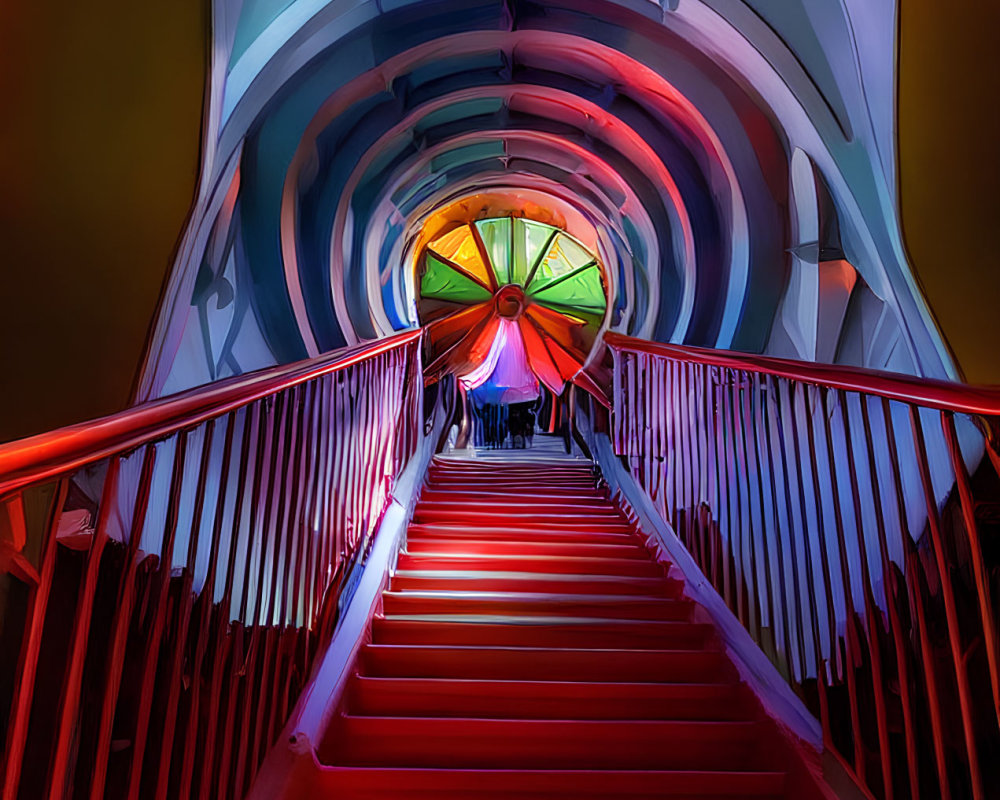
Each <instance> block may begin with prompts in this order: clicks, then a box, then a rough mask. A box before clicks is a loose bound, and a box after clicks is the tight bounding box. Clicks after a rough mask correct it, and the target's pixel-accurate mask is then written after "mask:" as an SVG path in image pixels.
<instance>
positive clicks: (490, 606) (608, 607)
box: [382, 590, 692, 620]
mask: <svg viewBox="0 0 1000 800" xmlns="http://www.w3.org/2000/svg"><path fill="white" fill-rule="evenodd" d="M382 607H383V608H384V610H385V613H386V615H387V616H388V615H393V614H459V613H460V614H470V615H473V614H523V615H541V616H564V617H565V616H569V617H573V616H576V617H598V618H602V619H646V620H686V619H687V618H688V617H689V616H690V615H691V608H692V603H691V601H690V600H685V599H669V598H665V597H642V596H635V595H629V596H626V597H622V596H621V595H571V594H567V595H557V594H545V593H537V594H529V593H523V592H479V591H439V592H414V591H408V592H397V591H392V590H387V591H385V592H383V593H382Z"/></svg>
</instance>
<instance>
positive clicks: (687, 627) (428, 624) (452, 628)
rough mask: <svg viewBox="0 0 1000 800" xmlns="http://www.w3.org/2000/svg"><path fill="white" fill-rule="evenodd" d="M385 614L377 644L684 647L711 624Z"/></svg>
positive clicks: (699, 640)
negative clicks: (421, 616)
mask: <svg viewBox="0 0 1000 800" xmlns="http://www.w3.org/2000/svg"><path fill="white" fill-rule="evenodd" d="M480 619H481V618H479V617H467V618H457V617H455V618H452V617H445V618H443V619H442V618H423V619H414V618H412V617H405V618H401V617H396V616H393V617H381V618H377V619H375V620H373V621H372V641H373V642H374V643H375V644H436V645H442V644H443V645H462V646H471V645H483V646H488V647H576V648H581V647H582V648H598V649H604V648H611V649H615V648H625V649H637V650H639V649H659V650H663V649H670V648H677V649H685V650H694V649H697V648H699V647H704V646H705V645H706V643H707V642H708V640H709V639H710V637H711V635H712V632H713V628H712V626H710V625H707V624H704V623H694V622H649V621H641V622H633V621H628V620H626V621H622V620H615V621H614V622H608V621H606V620H599V619H593V620H590V619H572V620H569V621H562V620H559V619H557V618H551V617H512V616H503V617H491V618H489V620H490V621H487V622H483V621H479V620H480Z"/></svg>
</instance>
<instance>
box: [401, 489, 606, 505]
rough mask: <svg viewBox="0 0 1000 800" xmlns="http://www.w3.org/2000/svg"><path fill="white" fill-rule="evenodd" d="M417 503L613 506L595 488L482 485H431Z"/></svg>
mask: <svg viewBox="0 0 1000 800" xmlns="http://www.w3.org/2000/svg"><path fill="white" fill-rule="evenodd" d="M420 502H421V503H429V504H431V505H436V504H437V503H469V504H473V505H475V504H480V503H485V504H496V503H498V502H503V503H519V504H522V505H542V506H544V505H559V504H560V503H569V504H570V505H572V506H574V507H591V506H600V507H601V508H614V505H613V504H612V503H611V501H610V500H608V499H607V497H605V495H604V493H603V492H601V491H600V490H598V489H594V490H592V491H589V492H573V493H572V494H570V495H568V496H567V495H566V494H565V493H561V494H553V493H552V492H551V491H550V490H549V489H539V488H534V489H523V490H521V491H519V492H507V491H500V490H497V489H484V488H483V487H482V486H480V487H478V489H477V490H475V491H473V490H464V491H457V492H456V491H451V490H447V489H439V488H435V487H427V488H426V489H425V490H424V491H423V493H422V494H421V495H420Z"/></svg>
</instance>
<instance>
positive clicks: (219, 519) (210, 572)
mask: <svg viewBox="0 0 1000 800" xmlns="http://www.w3.org/2000/svg"><path fill="white" fill-rule="evenodd" d="M225 424H226V434H225V438H224V439H223V443H222V464H221V466H220V469H219V493H218V497H217V498H216V508H215V513H214V514H213V515H212V516H213V520H214V521H213V523H212V544H211V550H210V552H209V557H208V558H209V560H208V569H207V572H206V575H205V583H204V585H203V586H202V590H201V595H200V597H199V602H200V606H199V609H198V622H197V636H196V638H195V646H194V662H193V664H192V665H191V695H190V700H189V701H188V724H187V727H186V730H185V735H184V741H185V742H187V743H188V746H187V747H185V748H184V751H183V754H182V762H181V770H180V786H179V789H178V791H177V796H179V797H190V796H191V781H192V778H193V776H194V766H195V759H196V757H197V756H198V755H200V754H203V751H201V750H200V749H199V748H198V746H197V745H198V723H199V722H200V719H199V711H200V709H201V683H202V681H201V672H202V664H203V662H204V658H205V651H206V649H207V647H208V634H209V626H210V615H211V612H212V607H213V604H214V600H215V581H216V574H217V571H218V564H219V550H220V549H221V540H222V525H223V517H224V516H225V510H226V489H227V487H228V483H229V469H230V463H231V461H232V454H233V436H234V434H235V430H234V429H235V427H236V414H235V413H230V414H229V415H227V417H226V420H225ZM233 546H234V545H231V547H233ZM93 800H96V798H93Z"/></svg>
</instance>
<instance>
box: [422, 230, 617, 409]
mask: <svg viewBox="0 0 1000 800" xmlns="http://www.w3.org/2000/svg"><path fill="white" fill-rule="evenodd" d="M419 285H420V303H419V312H420V318H421V320H422V322H423V323H424V324H425V325H427V326H428V335H429V340H430V344H431V352H432V355H431V361H430V363H429V365H428V368H427V372H428V375H429V377H431V378H436V377H439V376H440V375H443V374H445V373H448V372H453V373H456V374H458V375H460V376H469V377H470V378H471V379H473V380H479V379H482V380H488V379H489V376H490V375H491V374H492V373H493V372H494V371H495V367H496V364H491V363H490V362H491V361H496V360H497V359H503V351H504V350H505V349H508V348H510V349H511V350H512V351H513V352H518V353H519V352H523V353H524V354H525V356H524V358H525V359H526V365H527V367H529V368H530V371H531V373H533V374H534V375H535V376H537V378H538V379H539V380H541V382H542V383H544V384H545V385H546V386H548V387H549V389H551V390H552V391H553V392H555V393H556V394H559V393H561V392H562V389H563V386H564V384H565V382H566V381H568V380H570V379H571V378H572V377H573V376H574V375H576V374H577V373H578V372H579V371H580V369H581V367H582V366H583V363H584V362H585V360H586V358H587V355H588V354H589V353H590V349H591V347H592V346H593V343H594V338H595V336H596V335H597V331H598V329H599V328H600V325H601V322H602V321H603V319H604V313H605V309H606V308H607V294H606V291H605V285H604V277H603V273H602V271H601V266H600V263H599V262H598V260H597V258H596V257H595V256H594V254H593V253H592V252H590V251H589V250H588V249H587V248H586V247H584V246H583V245H582V244H581V243H580V242H579V241H577V240H576V239H575V238H573V237H572V236H570V235H569V234H568V233H566V232H565V231H563V230H560V229H559V228H555V227H552V226H551V225H545V224H543V223H540V222H534V221H532V220H528V219H522V218H519V217H500V218H494V219H483V220H478V221H476V222H470V223H466V224H462V225H459V226H457V227H454V228H452V229H450V230H447V231H446V232H444V233H443V234H441V235H439V236H437V237H436V238H435V239H433V241H431V242H430V244H428V245H427V247H426V249H425V251H424V253H423V254H422V256H421V258H420V281H419ZM498 343H499V344H498ZM472 376H475V377H474V378H472Z"/></svg>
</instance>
